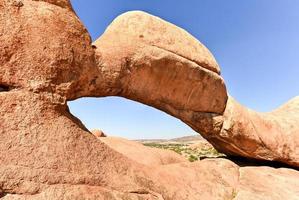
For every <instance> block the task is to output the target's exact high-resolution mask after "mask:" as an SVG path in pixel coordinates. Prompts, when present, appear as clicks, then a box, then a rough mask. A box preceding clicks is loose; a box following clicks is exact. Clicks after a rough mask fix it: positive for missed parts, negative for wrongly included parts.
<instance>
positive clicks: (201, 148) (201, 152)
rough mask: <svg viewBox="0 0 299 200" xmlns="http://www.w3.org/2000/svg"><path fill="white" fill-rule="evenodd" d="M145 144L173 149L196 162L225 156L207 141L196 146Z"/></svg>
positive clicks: (190, 144) (187, 144) (184, 144)
mask: <svg viewBox="0 0 299 200" xmlns="http://www.w3.org/2000/svg"><path fill="white" fill-rule="evenodd" d="M143 144H144V145H145V146H148V147H153V148H160V149H168V150H172V151H174V152H176V153H178V154H180V155H182V156H184V157H185V158H186V159H188V160H189V161H190V162H194V161H197V160H200V159H202V158H206V157H212V158H215V157H223V156H225V155H224V154H222V153H219V152H218V151H217V150H216V149H214V148H213V147H212V146H211V145H209V144H207V143H198V144H196V146H194V144H192V143H154V142H151V143H143Z"/></svg>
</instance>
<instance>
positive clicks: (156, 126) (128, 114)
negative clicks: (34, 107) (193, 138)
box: [68, 97, 199, 139]
mask: <svg viewBox="0 0 299 200" xmlns="http://www.w3.org/2000/svg"><path fill="white" fill-rule="evenodd" d="M68 106H69V108H70V111H71V113H72V114H73V115H75V116H76V117H78V118H79V119H80V120H81V121H82V123H83V124H84V125H85V126H86V127H87V128H88V129H89V130H93V129H101V130H103V131H104V132H105V133H106V134H107V135H110V136H121V137H125V138H128V139H172V138H178V137H184V136H190V135H199V134H198V133H196V132H195V131H194V130H192V129H191V128H190V127H189V126H187V125H186V124H184V123H183V122H182V121H180V120H179V119H176V118H175V117H173V116H170V115H168V114H166V113H164V112H162V111H160V110H158V109H156V108H153V107H150V106H147V105H144V104H142V103H139V102H135V101H132V100H128V99H125V98H122V97H104V98H90V97H87V98H80V99H77V100H74V101H69V102H68Z"/></svg>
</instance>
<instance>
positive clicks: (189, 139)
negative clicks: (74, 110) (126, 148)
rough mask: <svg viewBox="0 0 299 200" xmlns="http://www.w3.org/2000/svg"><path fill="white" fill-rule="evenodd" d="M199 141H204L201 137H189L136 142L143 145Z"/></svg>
mask: <svg viewBox="0 0 299 200" xmlns="http://www.w3.org/2000/svg"><path fill="white" fill-rule="evenodd" d="M198 140H204V139H203V138H202V137H201V135H199V134H198V135H189V136H184V137H179V138H173V139H141V140H135V141H138V142H142V143H169V142H179V143H182V142H186V143H187V142H194V141H198Z"/></svg>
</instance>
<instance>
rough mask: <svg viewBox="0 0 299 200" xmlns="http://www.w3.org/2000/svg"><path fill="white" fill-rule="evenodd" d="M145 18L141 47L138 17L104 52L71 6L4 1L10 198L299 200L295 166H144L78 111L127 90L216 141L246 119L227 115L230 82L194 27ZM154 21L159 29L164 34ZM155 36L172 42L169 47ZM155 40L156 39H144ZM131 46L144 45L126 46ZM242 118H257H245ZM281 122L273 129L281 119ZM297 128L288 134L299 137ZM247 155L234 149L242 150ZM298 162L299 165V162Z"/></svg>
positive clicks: (59, 1)
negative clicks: (72, 104) (81, 104)
mask: <svg viewBox="0 0 299 200" xmlns="http://www.w3.org/2000/svg"><path fill="white" fill-rule="evenodd" d="M135 14H137V16H139V17H138V21H139V22H140V25H141V28H140V29H137V27H136V30H140V31H141V32H142V31H145V32H144V34H143V36H141V35H139V33H138V31H136V34H137V35H138V37H139V39H140V40H136V39H135V40H132V39H133V38H134V37H135V36H134V35H132V37H133V38H132V37H131V36H130V37H126V35H127V33H126V32H125V29H126V27H135V25H136V20H135V22H134V20H133V22H134V23H133V25H132V26H131V25H130V26H124V29H120V30H121V31H123V33H124V34H123V36H122V37H120V36H119V35H120V34H118V35H117V34H116V36H117V37H118V36H119V37H120V38H114V39H115V43H118V44H119V46H115V45H114V46H113V40H111V39H113V37H114V36H113V35H111V34H114V29H113V28H110V31H111V33H110V31H109V30H107V32H106V33H105V34H104V35H103V36H102V38H106V39H105V40H103V39H100V40H99V41H97V42H96V46H97V49H96V55H95V53H94V49H93V47H92V45H91V41H90V37H89V35H88V33H87V31H86V29H85V28H84V27H83V26H82V24H81V23H80V21H79V19H78V18H77V17H76V15H75V14H74V12H73V11H72V9H71V6H70V3H69V1H67V0H47V1H46V0H45V1H35V0H18V1H16V0H2V1H0V47H1V48H0V65H1V68H0V88H1V89H0V135H1V137H0V197H1V198H3V199H138V200H140V199H144V200H145V199H165V200H170V199H171V200H182V199H233V198H235V199H250V198H253V197H254V198H255V199H267V198H268V199H274V200H275V199H282V198H285V199H298V196H299V194H298V188H299V187H298V181H297V180H298V178H299V177H298V172H297V171H295V170H292V169H272V168H269V167H241V168H240V167H238V166H237V165H236V164H234V163H233V162H231V161H228V160H223V159H215V160H204V161H199V162H195V163H188V162H182V163H174V164H167V165H151V164H147V165H144V164H141V163H140V162H136V159H137V158H134V159H132V158H128V157H129V156H125V155H124V154H126V152H125V151H124V152H122V153H119V152H117V151H115V150H113V148H111V147H109V146H108V145H106V144H105V143H103V142H101V141H100V140H98V139H97V138H96V137H95V136H93V135H92V134H90V133H89V132H88V130H87V129H86V128H85V127H84V125H83V124H82V123H81V122H80V121H79V120H78V119H76V118H75V117H73V116H72V115H71V114H70V112H69V110H68V107H67V105H66V101H67V100H72V99H75V98H79V97H82V96H107V95H120V96H124V97H127V98H131V99H134V100H138V101H140V102H143V103H146V104H149V105H152V106H154V107H157V108H159V109H161V110H164V111H166V112H168V113H170V114H172V115H174V116H176V117H178V118H180V119H182V120H183V121H185V122H186V123H187V124H189V125H190V126H192V127H193V128H194V129H196V130H205V131H203V132H202V133H203V135H204V136H206V137H207V135H208V131H207V130H211V132H210V133H211V134H212V135H216V136H217V134H220V133H221V132H220V130H221V128H222V124H223V121H224V119H229V117H230V116H233V117H232V118H233V119H235V118H234V116H237V115H235V114H234V115H230V114H228V113H229V112H228V110H229V107H228V106H226V102H227V94H226V89H225V85H224V83H223V80H222V78H221V77H220V76H219V67H218V65H217V63H216V61H215V60H214V58H213V57H212V56H211V55H210V53H209V52H208V50H207V49H206V48H205V47H203V46H202V45H201V44H200V43H198V42H197V41H196V40H195V39H194V38H192V37H191V36H190V35H188V34H187V33H186V32H185V31H183V30H181V29H178V28H175V26H173V25H169V24H168V23H166V22H163V21H162V20H159V19H157V18H155V17H151V16H149V15H147V14H142V13H140V12H137V13H129V14H128V15H129V18H128V19H130V18H133V19H134V16H135ZM122 18H126V15H124V16H122ZM122 18H120V20H119V22H120V25H118V23H117V21H116V22H115V24H116V26H118V27H119V28H121V24H122V23H123V22H122ZM144 20H145V21H144ZM156 20H157V24H160V25H159V26H158V27H159V29H157V28H155V24H156ZM129 21H130V20H129ZM128 24H130V23H128ZM146 24H148V27H146V26H145V25H146ZM112 26H114V25H112ZM136 26H137V25H136ZM164 26H165V27H164ZM142 27H143V28H142ZM144 27H145V29H144ZM163 27H164V32H163V31H161V30H163ZM129 29H130V28H129ZM146 30H149V31H150V32H148V33H147V32H146ZM157 31H161V33H163V35H164V36H165V37H166V36H167V37H166V39H167V38H168V39H167V40H166V39H163V40H160V39H159V32H157ZM129 32H131V31H129ZM109 35H111V36H109ZM149 35H152V39H150V38H149V39H144V38H147V37H148V36H149ZM174 36H177V37H178V38H180V39H178V40H176V37H174ZM110 37H111V39H109V38H110ZM125 38H127V40H125ZM143 40H144V41H143ZM128 41H129V42H131V43H133V44H134V45H132V47H131V46H128ZM140 41H141V42H140ZM142 41H143V42H142ZM164 41H165V43H164ZM110 45H112V46H110ZM185 46H188V47H191V46H192V48H189V49H188V48H187V49H188V50H187V49H186V48H184V47H185ZM140 47H141V48H140ZM178 47H179V48H178ZM123 48H127V50H124V49H123ZM115 52H118V53H115ZM112 55H115V56H116V57H114V58H113V57H111V56H112ZM95 58H96V59H95ZM128 63H129V64H128ZM128 66H130V67H129V68H128ZM149 74H152V75H151V76H148V75H149ZM140 79H143V80H142V81H141V80H140ZM144 84H145V85H144ZM160 86H167V87H166V88H164V87H160ZM174 94H175V95H174ZM230 102H231V100H230V99H229V101H228V103H230ZM291 104H292V103H291ZM233 105H234V104H233ZM292 105H293V104H292ZM288 107H289V106H287V108H288ZM290 107H292V106H290ZM287 108H282V110H284V109H287ZM244 112H245V111H244ZM292 112H294V114H295V110H292ZM223 113H224V114H223ZM273 113H274V114H273V115H275V116H276V115H277V118H275V119H279V120H284V119H285V117H284V116H285V115H286V114H283V113H284V112H283V111H279V110H278V111H274V112H273ZM248 115H249V114H248ZM250 115H251V114H250ZM292 115H293V114H292ZM278 116H281V118H279V117H278ZM243 118H244V120H247V119H248V118H247V117H246V116H245V114H244V115H242V116H241V119H243ZM265 119H266V118H265ZM229 120H231V121H233V120H232V119H229ZM269 120H270V119H269ZM279 120H278V121H277V122H275V123H281V121H279ZM291 120H295V118H291V119H290V121H288V125H289V126H290V127H291V125H292V123H293V122H294V121H291ZM273 121H274V120H273ZM195 122H196V123H195ZM235 124H237V123H235ZM269 124H270V125H272V124H271V123H270V122H269ZM224 125H225V123H224ZM224 125H223V127H225V126H224ZM277 126H278V125H277ZM280 126H282V125H280ZM229 127H230V126H229ZM232 127H236V130H239V128H237V126H235V125H234V126H232ZM283 127H286V128H287V125H286V126H283ZM295 127H296V126H295V125H294V129H290V130H293V131H292V132H288V134H297V132H296V128H295ZM274 128H275V127H274V125H273V130H276V129H274ZM240 130H241V129H240ZM267 130H268V129H267ZM222 132H223V131H222ZM281 133H282V132H281ZM240 134H243V133H242V132H240ZM246 139H247V138H246V137H244V142H246ZM210 141H213V140H212V139H210ZM215 141H216V140H215ZM225 141H229V139H226V140H225ZM285 141H287V140H285ZM229 142H230V141H229ZM231 142H232V144H234V143H235V142H236V140H235V139H232V140H231ZM218 144H219V145H221V143H220V142H219V143H217V145H218ZM286 144H287V145H289V143H286ZM291 144H294V145H295V146H292V145H289V146H287V147H285V148H290V149H294V148H296V147H297V146H296V144H297V143H291ZM221 147H222V145H221ZM132 148H133V147H132ZM138 148H139V147H138ZM271 148H272V147H271ZM223 149H224V150H226V149H225V148H223ZM227 149H230V148H228V147H227ZM136 151H138V149H137V150H136ZM238 151H239V150H238V148H236V149H233V153H239V152H238ZM257 152H258V151H257ZM290 152H291V151H290ZM293 152H296V151H293ZM242 155H243V154H242ZM252 155H253V154H250V156H251V157H254V156H252ZM290 155H292V156H293V154H290ZM294 155H295V156H294V157H291V158H292V159H297V157H296V154H294ZM143 156H144V155H143ZM261 158H263V159H265V158H264V157H261ZM153 160H154V159H153ZM281 161H282V160H281ZM288 163H290V164H291V163H294V160H292V161H288ZM257 177H259V180H260V181H258V182H256V180H257ZM273 188H275V189H276V191H277V192H273Z"/></svg>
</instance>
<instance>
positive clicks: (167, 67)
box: [91, 11, 299, 166]
mask: <svg viewBox="0 0 299 200" xmlns="http://www.w3.org/2000/svg"><path fill="white" fill-rule="evenodd" d="M94 46H95V47H96V49H95V52H96V57H97V64H98V68H99V69H100V74H101V75H102V76H103V77H104V80H107V81H108V83H107V90H108V91H109V92H108V94H107V95H116V96H123V97H125V98H129V99H132V100H135V101H139V102H142V103H144V104H147V105H150V106H153V107H156V108H158V109H160V110H163V111H165V112H167V113H169V114H171V115H173V116H175V117H177V118H179V119H181V120H182V121H183V122H185V123H186V124H188V125H189V126H190V127H192V128H193V129H194V130H195V131H197V132H199V133H200V134H202V135H203V136H204V137H205V138H206V139H207V140H208V141H210V142H211V143H212V144H213V145H214V146H215V147H216V148H217V149H218V150H219V151H222V152H225V153H227V154H232V155H241V156H245V157H249V158H256V159H265V160H276V161H280V162H285V163H288V164H291V165H295V166H298V164H299V163H298V162H299V149H298V146H299V139H298V136H299V127H298V125H297V124H299V116H298V112H299V99H298V97H297V98H294V99H292V100H291V101H290V102H288V103H286V104H285V105H284V106H282V107H281V108H279V109H277V110H276V111H273V112H271V113H257V112H254V111H252V110H250V109H247V108H245V107H243V106H241V105H240V104H238V103H237V102H236V101H235V100H234V99H233V98H232V97H230V96H228V94H227V92H226V88H225V84H224V81H223V79H222V78H221V76H220V68H219V66H218V64H217V62H216V61H215V59H214V57H213V56H212V54H211V53H210V52H209V50H208V49H207V48H206V47H205V46H204V45H202V44H201V43H200V42H199V41H197V40H196V39H195V38H193V37H192V36H191V35H190V34H188V33H187V32H186V31H184V30H182V29H180V28H178V27H176V26H174V25H172V24H170V23H168V22H165V21H163V20H161V19H160V18H157V17H154V16H151V15H149V14H147V13H144V12H139V11H133V12H128V13H125V14H123V15H121V16H119V17H118V18H116V19H115V20H114V21H113V22H112V23H111V25H110V26H109V27H108V28H107V30H106V31H105V33H104V34H103V35H102V36H101V37H100V38H99V39H98V40H96V41H95V43H94ZM100 85H101V86H102V83H100ZM97 90H99V91H102V88H100V89H97V87H95V90H92V91H91V94H92V95H96V94H97Z"/></svg>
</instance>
